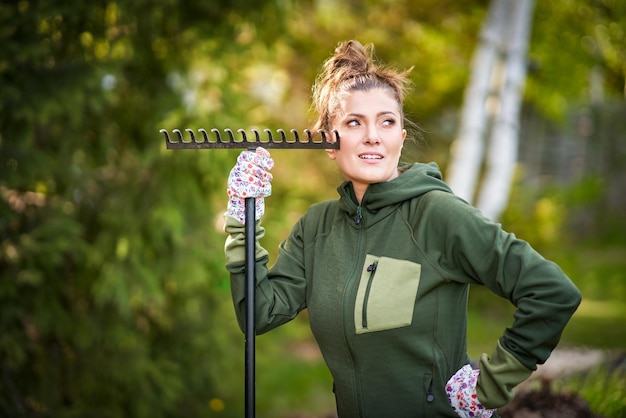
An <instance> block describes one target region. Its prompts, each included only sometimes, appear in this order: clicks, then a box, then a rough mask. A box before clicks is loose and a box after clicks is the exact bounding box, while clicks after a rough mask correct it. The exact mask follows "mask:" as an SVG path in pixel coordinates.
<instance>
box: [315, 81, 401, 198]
mask: <svg viewBox="0 0 626 418" xmlns="http://www.w3.org/2000/svg"><path fill="white" fill-rule="evenodd" d="M340 108H341V109H340V112H338V114H337V115H335V118H334V120H333V122H332V129H336V130H337V131H338V132H339V137H340V140H341V145H340V149H338V150H327V151H326V152H327V153H328V156H329V157H330V158H331V159H333V160H336V161H337V164H338V165H339V169H340V170H341V171H342V172H343V175H344V177H345V178H346V180H349V181H352V184H353V186H354V190H355V192H356V195H357V198H358V200H359V202H360V201H361V198H362V197H363V194H364V193H365V189H367V186H368V185H369V184H372V183H381V182H385V181H390V180H393V179H394V178H396V177H398V162H399V161H400V152H401V151H402V145H403V144H404V139H405V138H406V130H404V129H403V128H402V114H401V110H400V108H399V105H398V102H397V101H396V100H395V98H394V96H393V94H392V93H391V92H390V91H388V90H385V89H381V88H375V89H371V90H367V91H352V92H350V93H348V94H346V95H345V96H344V97H343V98H342V100H341V102H340Z"/></svg>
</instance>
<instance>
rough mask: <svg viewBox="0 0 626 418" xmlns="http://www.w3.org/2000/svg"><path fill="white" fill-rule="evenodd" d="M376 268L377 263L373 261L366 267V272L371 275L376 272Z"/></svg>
mask: <svg viewBox="0 0 626 418" xmlns="http://www.w3.org/2000/svg"><path fill="white" fill-rule="evenodd" d="M377 267H378V261H374V262H373V263H372V264H370V265H369V266H367V271H368V272H369V273H372V272H374V271H376V268H377Z"/></svg>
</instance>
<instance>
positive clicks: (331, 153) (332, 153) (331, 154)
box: [325, 149, 337, 160]
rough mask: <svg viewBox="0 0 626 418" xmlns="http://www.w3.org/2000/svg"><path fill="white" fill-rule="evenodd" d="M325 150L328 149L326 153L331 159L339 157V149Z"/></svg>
mask: <svg viewBox="0 0 626 418" xmlns="http://www.w3.org/2000/svg"><path fill="white" fill-rule="evenodd" d="M325 151H326V154H328V158H330V159H331V160H334V159H335V158H337V150H336V149H327V150H325Z"/></svg>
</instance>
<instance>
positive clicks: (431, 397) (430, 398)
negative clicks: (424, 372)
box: [426, 382, 435, 403]
mask: <svg viewBox="0 0 626 418" xmlns="http://www.w3.org/2000/svg"><path fill="white" fill-rule="evenodd" d="M434 400H435V395H433V382H430V386H428V395H427V396H426V402H428V403H432V402H433V401H434Z"/></svg>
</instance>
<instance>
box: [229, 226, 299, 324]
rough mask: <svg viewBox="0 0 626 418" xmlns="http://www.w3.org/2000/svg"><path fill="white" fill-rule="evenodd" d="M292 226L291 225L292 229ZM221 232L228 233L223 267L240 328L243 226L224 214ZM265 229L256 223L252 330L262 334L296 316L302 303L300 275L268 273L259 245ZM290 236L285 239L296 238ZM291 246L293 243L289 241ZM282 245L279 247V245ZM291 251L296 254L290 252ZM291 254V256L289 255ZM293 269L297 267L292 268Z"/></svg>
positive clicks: (242, 321) (243, 304)
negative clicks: (227, 274)
mask: <svg viewBox="0 0 626 418" xmlns="http://www.w3.org/2000/svg"><path fill="white" fill-rule="evenodd" d="M295 230H296V228H294V231H295ZM224 231H225V232H226V233H227V234H228V236H227V238H226V243H225V245H224V254H225V256H226V268H227V270H228V271H229V272H230V286H231V294H232V298H233V304H234V307H235V314H236V316H237V321H238V322H239V326H240V328H241V329H242V330H244V328H245V318H246V301H245V296H246V295H245V292H246V283H245V281H246V272H245V226H244V224H242V223H241V222H239V221H238V220H236V219H234V218H232V217H229V216H226V217H225V224H224ZM264 233H265V229H264V228H263V227H262V226H261V224H260V221H257V223H256V249H255V259H256V271H255V275H256V277H255V279H256V293H255V306H256V310H255V316H256V332H257V334H263V333H265V332H267V331H269V330H271V329H273V328H276V327H278V326H279V325H282V324H284V323H286V322H288V321H290V320H292V319H293V318H295V317H296V315H297V314H298V312H300V311H301V310H302V309H304V308H305V306H306V300H305V299H306V281H305V279H304V275H303V274H302V275H299V274H291V275H289V276H286V275H279V274H271V273H270V272H269V271H268V267H267V265H268V260H269V255H268V252H267V251H266V250H265V249H264V248H263V247H262V246H261V245H260V244H259V239H260V238H262V237H263V235H264ZM293 236H294V232H292V234H291V235H290V238H289V239H288V241H290V242H292V243H297V242H298V240H297V239H296V238H294V237H293ZM291 246H292V247H293V246H294V244H291ZM282 247H283V246H281V248H282ZM293 254H298V251H294V252H293ZM293 254H292V257H293ZM296 271H297V270H296Z"/></svg>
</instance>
